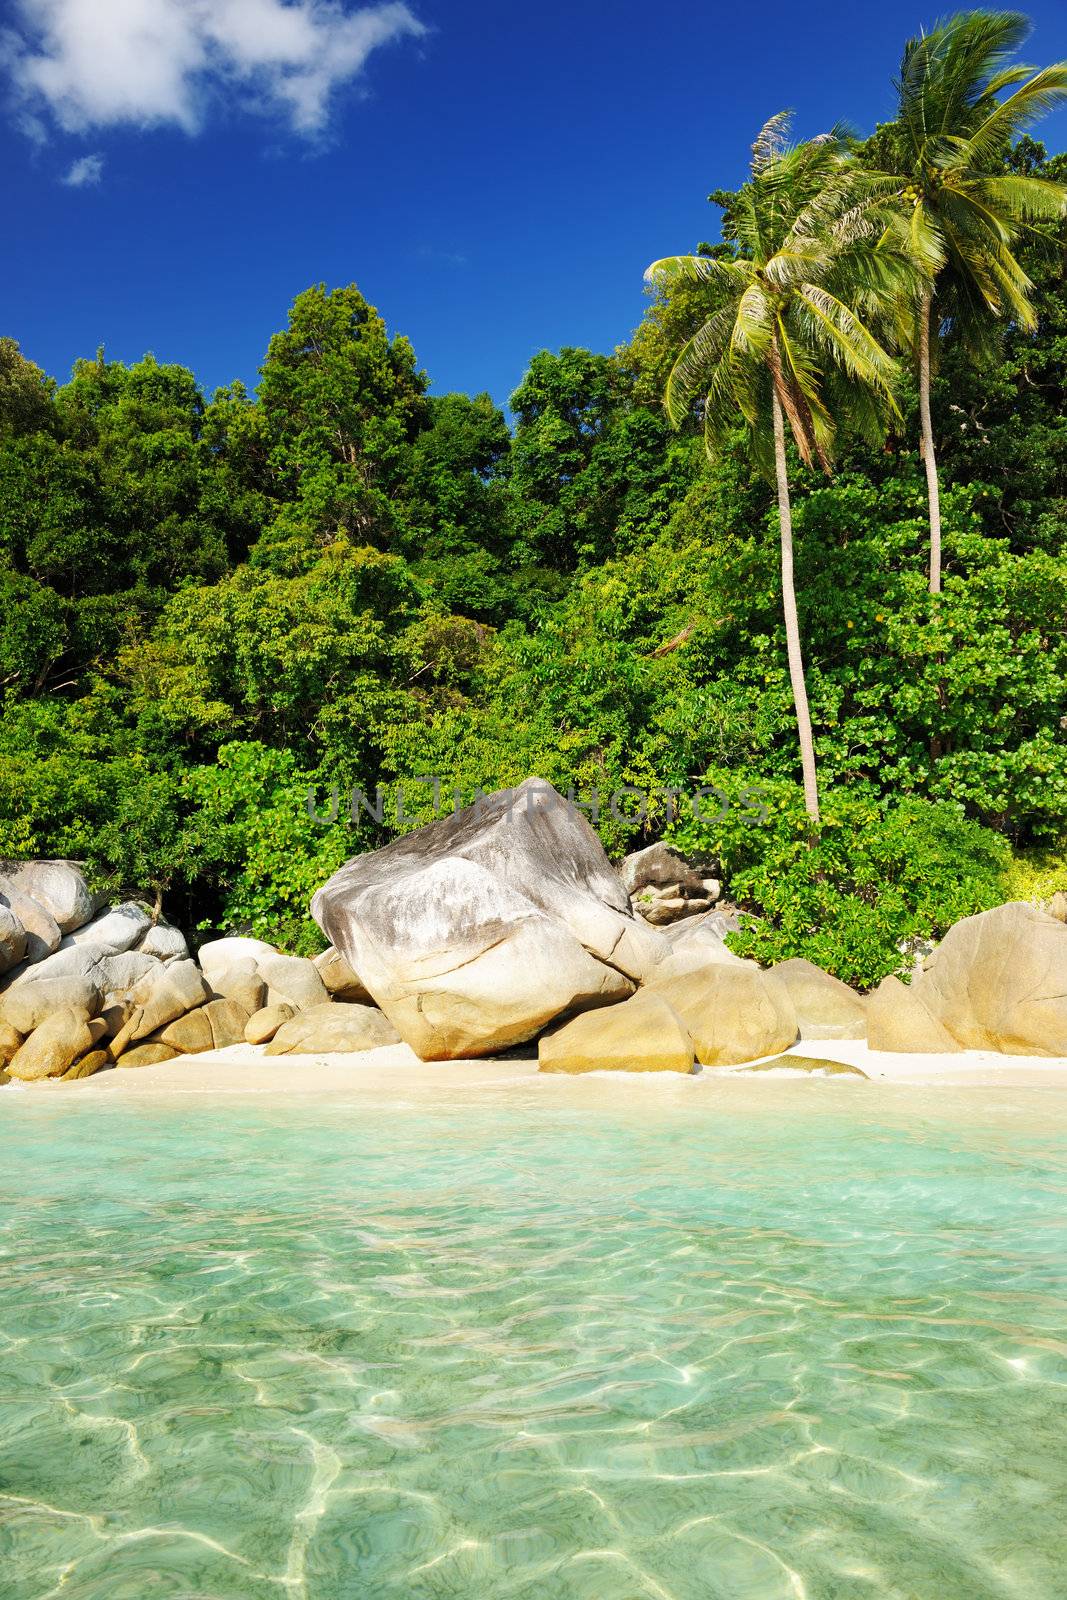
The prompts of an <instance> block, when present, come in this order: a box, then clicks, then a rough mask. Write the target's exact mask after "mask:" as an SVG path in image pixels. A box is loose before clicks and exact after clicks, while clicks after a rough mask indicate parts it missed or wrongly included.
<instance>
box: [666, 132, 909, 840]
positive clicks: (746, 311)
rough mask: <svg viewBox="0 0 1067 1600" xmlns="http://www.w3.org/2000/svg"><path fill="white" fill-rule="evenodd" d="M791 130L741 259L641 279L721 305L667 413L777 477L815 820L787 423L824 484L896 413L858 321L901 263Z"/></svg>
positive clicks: (833, 151) (803, 753)
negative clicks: (699, 403)
mask: <svg viewBox="0 0 1067 1600" xmlns="http://www.w3.org/2000/svg"><path fill="white" fill-rule="evenodd" d="M787 128H788V116H787V114H785V113H782V114H780V115H779V116H777V117H775V118H772V119H771V121H770V122H768V123H767V124H766V126H765V127H764V128H763V129H762V131H761V132H760V135H759V137H758V139H757V140H756V143H755V145H754V146H753V161H752V176H751V179H750V181H749V182H748V183H746V184H745V185H744V187H743V188H742V189H741V190H740V191H739V192H738V193H737V194H736V195H735V196H733V198H732V202H731V206H730V212H729V216H730V226H731V229H732V232H733V233H734V236H735V237H736V240H737V245H738V252H737V256H736V258H735V259H727V258H725V257H723V256H710V255H694V256H674V257H670V258H667V259H664V260H661V261H657V262H654V263H653V264H652V266H651V267H650V268H649V269H648V274H647V276H648V277H649V278H651V279H652V280H653V281H655V280H656V279H664V280H670V279H673V278H690V279H696V280H698V281H700V280H703V281H705V282H709V283H715V284H717V285H718V286H719V287H720V288H721V291H722V299H721V303H720V305H719V306H718V309H717V310H715V311H714V312H713V313H712V314H711V315H710V316H709V317H708V318H707V320H706V321H705V322H704V323H703V324H702V326H701V327H700V328H699V329H698V330H697V332H696V333H694V334H693V336H692V337H691V338H690V339H689V341H688V342H687V343H686V344H685V346H684V347H683V349H682V351H681V353H680V355H679V356H678V358H677V360H676V362H675V365H674V367H673V369H672V371H671V374H670V377H669V379H668V381H667V387H666V392H665V397H664V398H665V405H666V408H667V414H668V416H669V418H670V420H671V423H672V424H673V425H674V426H675V427H680V426H682V424H683V423H684V422H686V421H687V420H688V419H689V417H690V416H691V415H692V412H693V406H694V402H695V401H696V400H697V399H698V398H702V400H703V416H704V435H705V440H706V442H707V446H708V450H709V453H714V452H715V451H717V450H720V449H722V448H723V447H724V446H725V445H726V444H727V443H728V442H729V439H730V434H731V430H732V429H733V427H734V425H735V420H736V417H737V413H738V412H739V411H740V413H741V415H742V416H743V418H744V421H745V423H746V424H747V427H748V430H749V434H750V437H751V442H752V445H753V450H754V454H755V457H756V460H757V462H758V463H759V464H760V465H761V466H762V467H763V468H764V469H765V470H769V471H770V472H773V476H774V481H775V483H776V487H777V493H778V514H779V527H780V537H781V572H782V606H783V612H784V618H785V632H786V653H787V658H788V662H789V676H790V682H791V685H792V691H793V703H794V706H795V708H796V720H797V732H798V735H799V741H800V758H801V768H802V772H803V782H804V801H805V806H806V809H807V813H808V816H809V818H810V819H811V821H812V823H813V824H815V823H818V820H819V797H818V785H817V779H816V770H815V748H814V742H813V739H812V731H811V714H810V711H809V707H808V692H807V686H806V682H805V675H804V659H803V653H802V649H801V640H800V625H799V620H798V615H797V599H796V589H795V585H794V579H793V530H792V508H791V503H790V492H789V470H788V459H787V454H786V435H785V423H786V421H787V420H788V423H789V428H790V432H791V434H792V437H793V441H794V443H795V444H796V447H797V449H798V451H799V453H800V457H801V459H802V461H803V462H804V463H805V465H808V466H810V465H812V464H813V463H814V462H818V463H819V464H820V465H821V466H822V467H823V468H824V470H826V471H827V472H829V462H830V452H831V450H832V449H833V443H834V435H835V432H836V430H837V419H838V418H839V417H841V416H844V418H845V420H846V421H847V423H848V424H849V426H851V427H854V428H856V429H858V430H860V431H863V432H864V433H866V434H868V435H869V436H872V437H877V435H878V433H879V431H880V426H881V414H880V411H879V404H878V403H879V402H881V403H882V405H883V406H884V405H885V404H887V403H891V396H892V385H893V381H894V377H895V368H894V363H893V360H892V358H891V357H890V356H889V355H888V354H887V352H886V351H885V350H884V349H883V347H882V345H881V344H880V343H879V342H878V340H877V339H876V338H875V336H874V334H873V333H872V332H871V331H870V329H869V328H868V327H867V326H866V324H865V322H864V320H863V316H862V315H861V312H862V313H866V312H867V311H868V310H875V311H877V310H879V309H880V308H882V307H884V305H885V304H886V303H887V301H888V299H889V298H890V296H891V295H892V293H893V292H894V290H896V289H899V286H900V283H901V281H902V266H903V264H902V262H901V261H900V259H899V257H897V256H895V255H894V254H893V253H892V252H891V251H889V250H882V251H879V250H876V249H875V248H874V247H873V245H872V243H871V240H872V236H873V234H874V231H875V224H874V221H873V218H874V215H875V213H874V212H872V211H870V210H868V209H867V208H866V207H864V206H862V205H860V204H859V199H860V196H861V194H862V192H863V191H862V187H861V186H857V184H856V182H855V174H854V173H853V172H852V171H851V170H850V168H849V165H848V163H847V161H846V156H845V151H844V147H843V144H842V142H841V140H839V139H838V138H837V137H835V136H832V135H831V136H828V137H826V138H823V139H817V140H811V141H808V142H807V143H804V144H800V145H796V146H794V147H792V148H788V147H787V146H786V144H785V136H786V131H787Z"/></svg>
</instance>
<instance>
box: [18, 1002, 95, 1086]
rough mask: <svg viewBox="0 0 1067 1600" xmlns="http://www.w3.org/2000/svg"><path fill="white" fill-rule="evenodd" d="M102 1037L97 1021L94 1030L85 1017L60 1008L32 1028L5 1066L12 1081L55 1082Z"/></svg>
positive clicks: (69, 1008) (78, 1011)
mask: <svg viewBox="0 0 1067 1600" xmlns="http://www.w3.org/2000/svg"><path fill="white" fill-rule="evenodd" d="M101 1033H102V1026H101V1024H100V1021H99V1019H97V1025H96V1029H94V1028H93V1027H92V1026H91V1024H90V1021H89V1016H88V1014H87V1013H86V1012H85V1011H84V1010H82V1009H81V1008H78V1007H75V1006H61V1007H60V1008H59V1009H58V1010H56V1011H53V1012H52V1014H51V1015H50V1016H48V1017H46V1018H45V1020H44V1021H43V1022H42V1023H41V1024H40V1026H39V1027H37V1028H35V1029H34V1031H33V1032H32V1033H31V1034H30V1036H29V1038H28V1039H27V1040H26V1041H25V1042H24V1043H23V1044H21V1045H20V1046H19V1048H18V1049H17V1050H16V1051H15V1054H14V1055H13V1056H12V1058H11V1060H10V1062H9V1063H8V1067H7V1071H8V1073H9V1074H10V1075H11V1077H12V1078H20V1079H21V1080H22V1081H23V1082H24V1083H32V1082H34V1081H36V1080H37V1079H38V1078H55V1077H58V1076H59V1075H60V1073H63V1072H65V1071H66V1070H67V1068H68V1067H69V1066H70V1064H71V1062H72V1061H76V1060H77V1059H78V1057H79V1056H83V1055H85V1054H86V1053H87V1052H88V1051H90V1050H91V1049H92V1048H93V1046H94V1044H95V1043H96V1042H97V1040H98V1039H99V1038H100V1036H101Z"/></svg>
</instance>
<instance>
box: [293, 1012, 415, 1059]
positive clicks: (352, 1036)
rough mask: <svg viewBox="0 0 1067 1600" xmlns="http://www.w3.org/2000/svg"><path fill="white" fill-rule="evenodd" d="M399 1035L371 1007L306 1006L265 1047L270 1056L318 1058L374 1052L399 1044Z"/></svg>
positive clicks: (380, 1014) (386, 1020)
mask: <svg viewBox="0 0 1067 1600" xmlns="http://www.w3.org/2000/svg"><path fill="white" fill-rule="evenodd" d="M399 1043H400V1035H399V1034H398V1033H397V1031H396V1029H395V1028H394V1027H393V1024H392V1023H391V1022H390V1021H389V1019H388V1018H387V1017H386V1016H384V1015H383V1014H382V1012H380V1011H378V1010H377V1009H376V1008H375V1007H374V1006H359V1005H336V1004H331V1003H330V1002H327V1003H326V1004H325V1005H318V1006H309V1007H308V1008H307V1010H305V1011H301V1012H299V1013H298V1014H297V1015H296V1016H295V1017H293V1018H292V1019H291V1021H289V1022H285V1023H283V1024H282V1026H281V1027H280V1028H279V1029H278V1031H277V1033H276V1034H275V1035H274V1038H273V1039H272V1040H271V1042H270V1044H269V1045H268V1046H267V1050H266V1053H267V1055H269V1056H284V1055H318V1054H323V1055H325V1054H328V1053H329V1052H331V1051H338V1052H341V1053H348V1052H351V1051H359V1050H376V1049H377V1048H378V1046H379V1045H383V1044H399Z"/></svg>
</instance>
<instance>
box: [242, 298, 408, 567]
mask: <svg viewBox="0 0 1067 1600" xmlns="http://www.w3.org/2000/svg"><path fill="white" fill-rule="evenodd" d="M425 388H426V380H425V378H424V377H423V375H422V373H420V372H419V371H418V370H417V368H416V366H415V354H414V351H413V350H412V348H411V345H410V344H409V342H408V341H407V339H405V338H403V337H402V336H401V335H397V336H396V337H395V338H393V339H390V338H389V335H388V332H387V330H386V326H385V323H384V321H383V320H382V318H381V317H380V316H379V314H378V312H377V311H376V310H375V309H374V307H373V306H372V305H369V304H368V302H367V301H366V300H365V299H364V298H363V296H362V295H361V294H360V292H359V290H358V289H357V288H356V286H355V284H349V285H348V287H347V288H344V289H331V290H327V289H326V286H325V284H318V285H317V286H316V287H314V288H311V289H306V290H305V291H304V293H303V294H300V295H298V296H297V298H296V300H295V301H294V302H293V306H292V309H291V310H290V312H289V324H288V327H287V328H286V329H285V330H284V331H283V332H281V333H276V334H275V335H274V337H273V338H272V339H271V341H270V345H269V347H268V350H267V357H266V360H265V361H264V363H263V368H262V382H261V384H260V390H259V397H260V405H261V407H262V413H263V422H264V426H265V429H266V438H267V444H268V452H269V453H268V459H267V468H268V473H269V479H270V486H271V493H272V495H273V497H274V498H275V500H276V502H277V510H276V515H275V519H274V522H273V524H272V526H271V527H270V528H269V529H268V530H266V535H265V537H264V538H263V539H261V540H260V541H259V544H258V546H257V549H256V551H255V554H254V557H253V559H254V560H255V561H256V562H257V563H258V564H260V565H267V566H273V567H274V568H275V569H276V570H278V571H288V572H296V571H300V570H303V569H304V568H306V567H307V566H308V565H311V564H313V563H314V562H315V561H316V560H317V559H318V557H319V556H320V555H321V553H322V551H323V549H324V548H325V547H326V546H327V545H330V544H333V543H336V542H338V541H340V542H342V543H345V544H348V545H353V546H356V547H358V546H360V545H369V544H373V545H376V546H378V547H379V548H381V547H382V546H383V545H386V544H388V543H390V542H392V541H393V540H395V539H396V538H397V537H398V536H399V535H401V534H402V533H403V531H404V525H405V524H404V516H403V494H402V490H403V486H404V482H405V478H406V473H407V469H408V465H409V461H410V452H411V444H412V441H413V440H414V438H415V436H416V434H417V432H418V431H419V429H420V427H421V426H422V425H423V423H424V421H425V411H426V408H425V401H424V399H423V394H424V390H425Z"/></svg>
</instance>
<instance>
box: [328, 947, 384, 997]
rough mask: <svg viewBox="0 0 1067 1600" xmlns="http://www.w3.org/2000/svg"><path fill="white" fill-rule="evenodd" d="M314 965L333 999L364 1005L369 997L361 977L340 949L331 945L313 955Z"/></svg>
mask: <svg viewBox="0 0 1067 1600" xmlns="http://www.w3.org/2000/svg"><path fill="white" fill-rule="evenodd" d="M315 965H316V967H317V968H318V970H319V977H320V978H321V979H322V981H323V983H324V984H325V986H326V992H327V993H328V994H329V995H331V996H332V997H333V999H334V1000H354V1001H356V1003H357V1004H359V1005H365V1004H366V1003H367V1001H368V1000H369V999H370V998H371V996H370V994H369V993H368V991H367V986H366V984H365V983H364V982H363V980H362V978H360V977H359V975H358V973H355V972H353V971H352V968H351V967H350V966H349V965H348V962H347V961H346V960H345V958H344V956H343V955H342V954H341V952H340V950H335V949H334V947H333V945H330V947H329V949H328V950H324V951H323V952H322V954H321V955H318V956H316V957H315Z"/></svg>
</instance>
